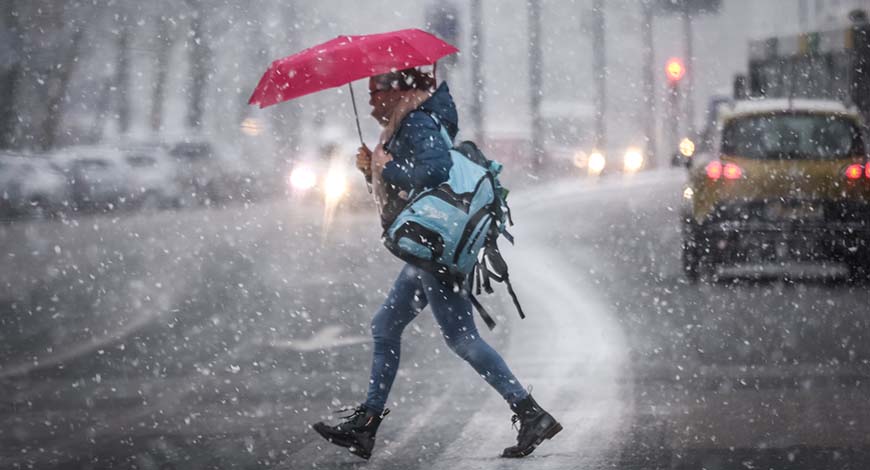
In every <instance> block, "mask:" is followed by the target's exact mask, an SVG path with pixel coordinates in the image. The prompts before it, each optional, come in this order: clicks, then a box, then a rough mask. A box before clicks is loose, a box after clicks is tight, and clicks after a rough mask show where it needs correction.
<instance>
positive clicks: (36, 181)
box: [0, 153, 71, 218]
mask: <svg viewBox="0 0 870 470" xmlns="http://www.w3.org/2000/svg"><path fill="white" fill-rule="evenodd" d="M70 201H71V192H70V188H69V186H68V185H67V182H66V178H64V175H63V173H62V172H61V171H60V169H59V168H58V167H57V166H55V165H53V164H52V162H50V161H49V160H48V159H46V158H45V157H43V156H40V155H23V154H22V155H18V154H9V153H0V217H3V218H9V217H19V216H36V217H53V216H58V215H61V214H62V213H63V211H64V210H65V208H67V207H69V205H70Z"/></svg>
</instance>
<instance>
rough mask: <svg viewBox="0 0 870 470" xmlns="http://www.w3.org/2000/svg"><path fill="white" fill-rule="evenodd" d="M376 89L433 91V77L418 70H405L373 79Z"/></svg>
mask: <svg viewBox="0 0 870 470" xmlns="http://www.w3.org/2000/svg"><path fill="white" fill-rule="evenodd" d="M374 79H375V83H376V84H377V86H378V88H381V89H384V90H387V89H392V90H399V91H408V90H430V91H431V90H434V89H435V77H434V76H433V75H432V74H430V73H428V72H423V71H422V70H420V69H405V70H398V71H396V72H388V73H385V74H382V75H377V76H375V77H374Z"/></svg>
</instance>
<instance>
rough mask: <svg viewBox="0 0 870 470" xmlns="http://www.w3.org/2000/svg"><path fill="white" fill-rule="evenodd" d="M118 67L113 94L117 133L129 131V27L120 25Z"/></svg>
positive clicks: (124, 133)
mask: <svg viewBox="0 0 870 470" xmlns="http://www.w3.org/2000/svg"><path fill="white" fill-rule="evenodd" d="M117 52H118V68H117V70H116V71H115V96H116V97H117V101H116V105H117V107H118V133H119V134H121V135H122V136H123V135H126V134H127V132H129V131H130V28H129V27H127V26H126V25H124V26H121V31H120V33H119V35H118V49H117Z"/></svg>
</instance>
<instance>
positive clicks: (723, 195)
mask: <svg viewBox="0 0 870 470" xmlns="http://www.w3.org/2000/svg"><path fill="white" fill-rule="evenodd" d="M865 139H866V136H865V134H864V131H863V123H862V121H861V117H860V115H859V114H858V113H857V111H855V110H854V109H848V108H846V107H845V106H844V105H842V104H840V103H838V102H834V101H825V100H801V99H766V100H750V101H737V102H735V103H734V105H733V106H732V107H731V108H730V110H729V111H728V112H727V113H725V114H724V115H723V116H722V117H721V119H720V121H719V125H718V127H717V130H716V132H715V134H714V136H713V138H712V142H713V145H712V146H711V148H710V149H709V150H708V151H703V152H698V153H696V154H695V155H694V156H693V157H692V159H691V162H692V163H691V166H690V168H689V179H688V184H687V186H686V187H685V188H684V191H683V201H684V203H683V207H682V233H683V243H682V245H683V253H682V261H683V269H684V272H685V274H686V276H687V277H688V278H689V279H690V280H692V281H695V280H697V279H698V278H699V275H701V274H702V273H704V272H705V271H711V270H712V269H713V268H715V267H716V266H717V265H720V264H726V263H737V264H741V263H746V264H762V265H763V264H771V263H773V264H778V265H783V264H784V263H786V262H792V261H795V262H816V261H818V260H834V261H837V262H842V263H844V264H845V265H846V266H847V267H848V268H849V269H850V272H851V273H852V275H853V277H854V276H860V275H862V274H861V273H866V270H867V268H868V266H870V165H868V154H867V152H868V150H867V145H866V144H867V143H866V140H865Z"/></svg>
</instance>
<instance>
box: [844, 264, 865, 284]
mask: <svg viewBox="0 0 870 470" xmlns="http://www.w3.org/2000/svg"><path fill="white" fill-rule="evenodd" d="M849 282H852V283H856V284H863V283H867V282H870V263H867V262H866V261H864V262H857V263H849Z"/></svg>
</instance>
